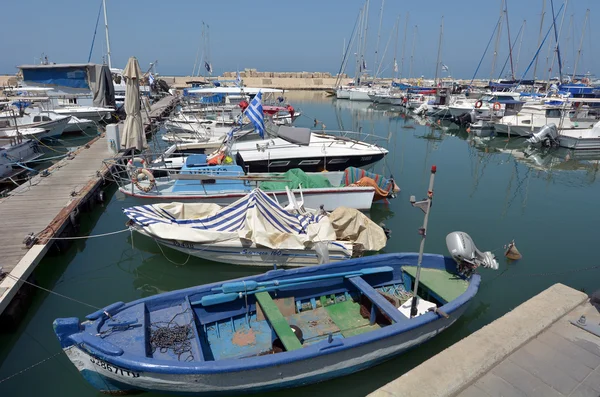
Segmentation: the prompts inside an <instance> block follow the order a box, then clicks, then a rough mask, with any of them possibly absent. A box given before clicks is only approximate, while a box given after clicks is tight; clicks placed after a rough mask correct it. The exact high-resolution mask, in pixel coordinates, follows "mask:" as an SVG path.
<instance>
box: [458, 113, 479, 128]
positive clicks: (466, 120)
mask: <svg viewBox="0 0 600 397" xmlns="http://www.w3.org/2000/svg"><path fill="white" fill-rule="evenodd" d="M476 122H477V112H475V110H471V111H470V112H469V113H465V114H461V115H460V116H458V124H460V125H469V124H475V123H476Z"/></svg>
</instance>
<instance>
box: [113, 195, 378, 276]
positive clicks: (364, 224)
mask: <svg viewBox="0 0 600 397" xmlns="http://www.w3.org/2000/svg"><path fill="white" fill-rule="evenodd" d="M288 194H289V198H288V200H289V202H291V203H292V205H289V206H288V207H285V208H284V207H282V206H281V205H280V204H279V203H278V202H277V201H275V200H274V199H273V198H271V197H269V196H268V195H267V194H266V193H264V192H263V191H261V190H260V189H255V190H253V191H251V192H250V193H249V194H247V195H246V196H245V197H243V198H241V199H239V200H237V201H236V202H234V203H232V204H230V205H229V206H227V207H221V206H219V205H217V204H202V203H163V204H153V205H143V206H136V207H131V208H126V209H124V210H123V212H124V213H125V215H126V216H127V217H128V218H129V219H130V222H129V225H130V226H131V227H132V228H133V229H134V230H136V231H138V232H140V233H141V234H143V235H146V236H148V237H150V238H152V239H154V240H155V241H157V242H158V243H159V244H162V245H165V246H167V247H170V248H173V249H176V250H178V251H182V252H184V253H187V254H189V255H192V256H197V257H200V258H204V259H209V260H213V261H217V262H225V263H232V264H239V265H252V266H273V265H274V264H275V265H278V266H309V265H316V264H318V263H323V262H328V261H332V262H335V261H340V260H344V259H349V258H352V257H353V256H359V255H361V254H362V253H363V252H364V251H379V250H381V249H382V248H384V247H385V244H386V242H387V237H386V234H385V231H384V230H383V229H382V228H381V227H380V226H378V225H376V224H375V223H374V222H373V221H371V220H370V219H369V218H368V217H367V216H366V215H364V214H363V213H361V212H360V211H357V210H353V209H350V208H338V209H336V210H335V211H333V212H332V213H331V214H328V213H326V212H325V211H320V212H318V213H313V212H309V211H306V210H305V209H304V207H303V204H302V203H301V202H298V201H297V200H296V198H295V197H294V195H293V193H291V192H290V191H289V190H288ZM341 225H343V226H344V227H341Z"/></svg>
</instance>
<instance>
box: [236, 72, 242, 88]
mask: <svg viewBox="0 0 600 397" xmlns="http://www.w3.org/2000/svg"><path fill="white" fill-rule="evenodd" d="M235 84H236V85H237V86H238V87H241V86H242V77H241V76H240V72H239V70H238V72H237V76H236V78H235Z"/></svg>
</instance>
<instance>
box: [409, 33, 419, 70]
mask: <svg viewBox="0 0 600 397" xmlns="http://www.w3.org/2000/svg"><path fill="white" fill-rule="evenodd" d="M416 38H417V25H415V29H414V32H413V40H412V51H411V53H410V67H409V68H408V78H409V79H412V69H413V59H414V56H415V39H416Z"/></svg>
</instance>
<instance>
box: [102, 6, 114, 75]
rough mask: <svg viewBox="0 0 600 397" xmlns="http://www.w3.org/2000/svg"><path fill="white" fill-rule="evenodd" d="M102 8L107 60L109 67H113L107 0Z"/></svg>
mask: <svg viewBox="0 0 600 397" xmlns="http://www.w3.org/2000/svg"><path fill="white" fill-rule="evenodd" d="M102 8H104V32H105V33H106V60H107V61H108V68H109V69H111V68H112V62H111V61H110V39H109V37H108V18H107V16H106V0H102Z"/></svg>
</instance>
